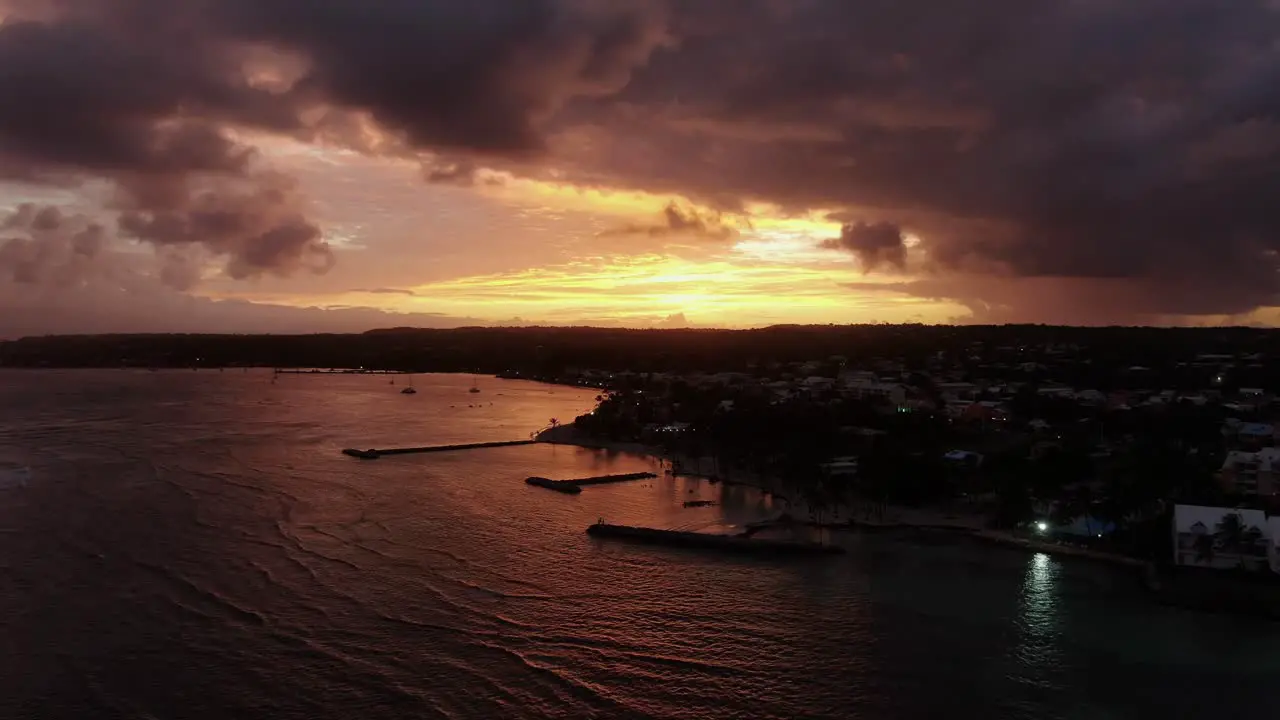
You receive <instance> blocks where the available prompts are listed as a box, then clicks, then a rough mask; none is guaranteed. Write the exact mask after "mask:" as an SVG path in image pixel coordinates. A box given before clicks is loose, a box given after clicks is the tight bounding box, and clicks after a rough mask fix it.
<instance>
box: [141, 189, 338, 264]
mask: <svg viewBox="0 0 1280 720" xmlns="http://www.w3.org/2000/svg"><path fill="white" fill-rule="evenodd" d="M297 206H298V200H297V198H296V196H295V188H294V183H293V181H292V180H290V179H289V178H286V177H283V176H279V175H260V176H256V177H255V178H253V182H251V183H249V184H247V185H246V186H245V187H243V188H218V189H217V190H211V191H203V192H194V193H189V194H182V195H179V196H178V197H177V198H176V202H169V203H165V204H140V205H138V206H136V207H130V208H128V209H126V210H125V211H124V212H122V213H121V215H120V220H119V229H120V232H121V234H122V235H125V236H126V237H132V238H136V239H138V240H144V241H146V242H149V243H151V244H153V245H155V246H157V247H162V248H168V247H175V246H176V247H183V246H200V247H201V248H203V249H205V250H207V251H209V252H210V253H212V254H213V255H215V256H218V257H225V258H227V264H226V274H227V275H229V276H230V277H232V278H235V279H237V280H239V279H244V278H250V277H257V276H260V275H264V274H268V273H271V274H276V275H289V274H292V273H293V272H295V271H297V270H300V269H309V270H311V271H313V272H327V271H328V270H329V269H330V268H331V267H332V265H333V252H332V250H331V249H330V248H329V245H328V244H327V243H325V242H324V240H323V239H322V238H321V232H320V228H318V227H316V226H315V225H313V224H312V223H311V222H310V221H308V220H307V219H306V218H305V217H304V216H303V215H302V214H301V212H299V211H298V210H297Z"/></svg>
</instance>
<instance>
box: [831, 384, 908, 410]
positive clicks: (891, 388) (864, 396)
mask: <svg viewBox="0 0 1280 720" xmlns="http://www.w3.org/2000/svg"><path fill="white" fill-rule="evenodd" d="M844 389H845V392H846V393H847V394H848V395H849V396H850V397H854V398H858V399H860V400H871V399H878V400H885V401H887V402H889V403H892V404H893V405H905V404H906V402H907V388H906V386H904V385H899V384H898V383H882V382H866V381H857V382H852V383H849V384H847V385H845V386H844Z"/></svg>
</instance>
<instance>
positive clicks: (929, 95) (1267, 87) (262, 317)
mask: <svg viewBox="0 0 1280 720" xmlns="http://www.w3.org/2000/svg"><path fill="white" fill-rule="evenodd" d="M1278 123H1280V3H1277V2H1275V1H1274V0H1233V2H1229V3H1226V2H1222V1H1221V0H1126V1H1125V2H1118V1H1109V0H986V1H985V2H980V3H975V2H960V1H959V0H936V1H935V2H930V3H913V2H904V1H903V0H893V1H890V0H473V1H471V2H456V1H454V0H326V1H325V2H319V1H317V0H0V338H2V337H13V336H18V335H24V334H38V333H49V332H116V331H195V332H199V331H218V332H262V331H267V332H310V331H333V330H338V331H358V330H364V329H368V328H372V327H385V326H391V325H417V326H436V327H439V326H446V327H447V326H457V325H495V324H496V325H510V324H590V325H610V326H618V325H622V326H633V327H685V326H696V327H703V326H729V327H748V326H760V325H769V324H777V323H870V322H890V323H898V322H926V323H939V322H1026V321H1032V322H1049V323H1072V324H1109V323H1124V324H1129V323H1133V324H1212V323H1224V322H1230V323H1238V324H1268V325H1269V324H1275V323H1276V321H1277V320H1278V319H1280V312H1277V310H1276V306H1280V299H1278V298H1277V289H1280V280H1278V277H1277V268H1278V263H1280V259H1278V258H1280V256H1278V254H1277V251H1278V250H1280V200H1277V198H1280V124H1278Z"/></svg>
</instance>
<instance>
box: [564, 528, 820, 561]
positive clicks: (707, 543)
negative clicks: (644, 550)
mask: <svg viewBox="0 0 1280 720" xmlns="http://www.w3.org/2000/svg"><path fill="white" fill-rule="evenodd" d="M587 534H588V535H591V536H592V537H604V538H617V539H619V540H631V541H634V542H640V543H647V544H650V545H670V546H673V547H691V548H709V549H713V550H725V551H730V552H741V553H755V554H760V555H771V554H772V555H778V554H781V555H839V554H841V553H843V552H844V548H842V547H840V546H839V545H824V544H822V543H815V542H804V541H800V540H763V539H761V540H756V539H752V538H749V537H745V536H742V535H709V534H706V533H696V532H686V531H683V530H658V529H656V528H645V527H631V526H628V525H610V524H608V523H604V522H598V523H596V524H595V525H592V526H590V527H588V528H587Z"/></svg>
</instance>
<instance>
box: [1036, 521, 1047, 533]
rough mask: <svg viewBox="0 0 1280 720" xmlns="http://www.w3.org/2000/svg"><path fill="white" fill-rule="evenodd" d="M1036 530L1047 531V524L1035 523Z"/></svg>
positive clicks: (1042, 522)
mask: <svg viewBox="0 0 1280 720" xmlns="http://www.w3.org/2000/svg"><path fill="white" fill-rule="evenodd" d="M1036 529H1037V530H1039V531H1040V532H1047V531H1048V530H1049V523H1047V522H1044V521H1041V522H1038V523H1036Z"/></svg>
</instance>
